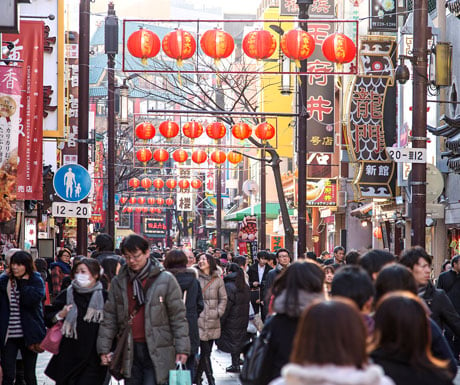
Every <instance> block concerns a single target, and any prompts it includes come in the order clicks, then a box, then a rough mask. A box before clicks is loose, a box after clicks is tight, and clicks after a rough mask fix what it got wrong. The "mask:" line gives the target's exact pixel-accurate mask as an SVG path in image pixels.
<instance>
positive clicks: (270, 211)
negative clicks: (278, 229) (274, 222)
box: [224, 202, 294, 221]
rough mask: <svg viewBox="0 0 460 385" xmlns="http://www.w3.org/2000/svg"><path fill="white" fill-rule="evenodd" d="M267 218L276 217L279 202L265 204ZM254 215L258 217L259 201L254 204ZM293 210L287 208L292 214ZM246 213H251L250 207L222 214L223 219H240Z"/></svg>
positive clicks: (278, 210) (278, 211)
mask: <svg viewBox="0 0 460 385" xmlns="http://www.w3.org/2000/svg"><path fill="white" fill-rule="evenodd" d="M265 208H266V210H265V211H266V216H267V219H276V218H278V215H279V213H280V205H279V203H272V202H268V203H267V204H266V206H265ZM253 212H254V215H255V216H256V217H257V218H260V203H258V204H256V205H255V206H254V211H253ZM293 212H294V210H289V214H293ZM247 215H251V207H246V208H244V209H241V210H238V211H235V212H233V213H230V214H228V215H225V216H224V221H242V220H243V218H244V217H245V216H247Z"/></svg>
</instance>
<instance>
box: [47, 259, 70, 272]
mask: <svg viewBox="0 0 460 385" xmlns="http://www.w3.org/2000/svg"><path fill="white" fill-rule="evenodd" d="M56 266H59V267H60V268H61V270H62V272H63V273H64V274H67V275H70V270H71V269H70V265H69V264H67V263H65V262H62V261H61V260H58V261H56V262H53V263H52V264H51V265H50V269H51V270H53V268H55V267H56Z"/></svg>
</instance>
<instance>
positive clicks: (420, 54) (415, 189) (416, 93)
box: [410, 0, 431, 247]
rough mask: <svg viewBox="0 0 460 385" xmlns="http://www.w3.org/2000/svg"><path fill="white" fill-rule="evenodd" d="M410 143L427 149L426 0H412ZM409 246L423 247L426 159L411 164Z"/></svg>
mask: <svg viewBox="0 0 460 385" xmlns="http://www.w3.org/2000/svg"><path fill="white" fill-rule="evenodd" d="M413 4H414V25H413V31H414V49H413V57H412V65H413V114H412V133H413V137H412V147H413V148H424V149H426V140H427V137H426V121H427V119H426V107H427V101H426V100H427V53H428V52H427V43H428V39H429V38H430V35H431V33H430V32H429V29H428V2H427V1H426V0H414V3H413ZM410 184H411V190H412V203H411V205H412V207H411V208H412V224H411V225H412V234H411V235H412V237H411V238H412V239H411V245H412V246H422V247H425V220H426V163H414V164H412V181H411V183H410Z"/></svg>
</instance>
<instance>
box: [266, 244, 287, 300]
mask: <svg viewBox="0 0 460 385" xmlns="http://www.w3.org/2000/svg"><path fill="white" fill-rule="evenodd" d="M291 262H292V257H291V253H290V252H289V250H287V249H278V250H276V266H275V268H274V269H272V270H270V271H269V272H268V273H267V281H266V282H265V293H266V298H265V301H266V303H267V304H268V305H269V304H270V298H269V296H271V289H272V287H273V282H275V278H276V277H277V276H278V274H280V273H281V272H282V271H284V270H285V269H286V268H287V267H288V266H289V265H290V264H291Z"/></svg>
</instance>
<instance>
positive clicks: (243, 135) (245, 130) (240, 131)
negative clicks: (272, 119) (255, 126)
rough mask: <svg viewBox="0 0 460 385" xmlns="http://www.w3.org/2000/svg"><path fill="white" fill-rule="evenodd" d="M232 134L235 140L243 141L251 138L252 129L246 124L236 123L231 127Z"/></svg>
mask: <svg viewBox="0 0 460 385" xmlns="http://www.w3.org/2000/svg"><path fill="white" fill-rule="evenodd" d="M232 134H233V136H234V137H235V138H236V139H239V140H244V139H247V138H249V137H250V136H251V134H252V128H251V127H250V126H249V124H246V123H236V124H235V125H234V126H233V127H232Z"/></svg>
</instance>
